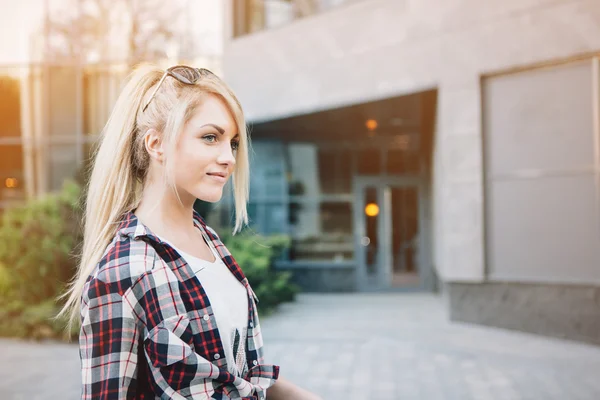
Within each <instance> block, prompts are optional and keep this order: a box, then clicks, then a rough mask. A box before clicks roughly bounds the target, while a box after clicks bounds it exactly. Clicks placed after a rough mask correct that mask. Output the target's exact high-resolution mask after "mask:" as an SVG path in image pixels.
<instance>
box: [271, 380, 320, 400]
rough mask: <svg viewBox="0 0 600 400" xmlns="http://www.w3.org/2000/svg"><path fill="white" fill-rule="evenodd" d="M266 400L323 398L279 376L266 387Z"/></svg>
mask: <svg viewBox="0 0 600 400" xmlns="http://www.w3.org/2000/svg"><path fill="white" fill-rule="evenodd" d="M267 400H323V398H322V397H320V396H317V395H316V394H314V393H312V392H309V391H308V390H306V389H302V388H301V387H299V386H296V385H295V384H293V383H292V382H290V381H288V380H287V379H284V378H282V377H281V376H280V377H279V378H277V382H275V384H274V385H273V386H271V387H270V388H268V389H267Z"/></svg>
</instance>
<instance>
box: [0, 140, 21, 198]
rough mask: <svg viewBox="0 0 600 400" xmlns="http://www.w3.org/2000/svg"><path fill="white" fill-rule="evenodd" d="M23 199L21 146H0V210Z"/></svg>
mask: <svg viewBox="0 0 600 400" xmlns="http://www.w3.org/2000/svg"><path fill="white" fill-rule="evenodd" d="M24 199H25V174H24V171H23V148H22V146H21V145H10V146H7V145H3V146H0V208H3V207H4V206H9V205H11V204H12V203H13V202H19V201H21V200H24Z"/></svg>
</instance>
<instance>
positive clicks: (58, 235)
mask: <svg viewBox="0 0 600 400" xmlns="http://www.w3.org/2000/svg"><path fill="white" fill-rule="evenodd" d="M79 199H80V190H79V186H78V185H77V184H75V183H73V182H67V183H65V185H64V187H63V190H62V191H61V192H59V193H54V194H50V195H47V196H44V197H43V198H39V199H35V200H32V201H29V202H27V203H26V204H25V205H23V206H19V207H15V208H10V209H8V210H6V211H5V212H4V214H3V215H2V219H1V222H0V336H13V337H32V338H49V337H62V335H63V331H64V326H65V320H55V319H53V318H54V316H55V315H56V313H57V312H58V309H59V306H58V305H57V304H56V298H57V297H58V296H59V295H60V294H61V293H62V292H63V290H64V288H65V285H66V283H67V282H68V281H69V280H70V279H71V277H72V276H73V274H74V272H75V270H76V265H77V259H76V258H75V257H74V256H73V253H74V249H76V248H78V246H79V245H80V243H81V240H82V230H81V207H80V201H79Z"/></svg>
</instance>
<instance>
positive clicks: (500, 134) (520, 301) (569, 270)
mask: <svg viewBox="0 0 600 400" xmlns="http://www.w3.org/2000/svg"><path fill="white" fill-rule="evenodd" d="M225 15H226V18H227V20H228V22H229V23H228V24H226V37H227V41H226V44H225V51H224V61H223V63H224V74H225V77H226V80H227V81H228V82H229V83H230V84H231V85H232V87H233V89H234V90H235V91H236V93H237V94H238V95H239V97H240V98H241V101H242V103H243V105H244V107H245V112H246V115H247V117H248V119H249V121H250V122H251V125H252V130H251V131H252V139H253V145H254V151H255V157H254V176H253V179H254V181H253V186H252V189H251V190H252V192H251V204H250V211H251V217H252V220H253V222H254V224H255V226H256V229H257V231H260V232H263V233H286V234H290V235H291V237H292V238H293V245H292V248H291V250H290V252H289V254H287V255H286V256H285V258H284V260H282V261H281V262H280V263H279V264H278V268H279V269H282V270H290V271H293V273H294V279H295V280H296V281H297V282H298V283H300V284H301V285H302V286H303V287H304V288H305V289H307V290H315V291H388V290H414V289H421V290H427V291H430V290H431V291H433V290H436V288H441V289H442V290H443V292H444V293H445V295H446V296H447V298H448V299H449V308H450V315H451V318H453V319H454V320H458V321H466V322H475V323H482V324H489V325H495V326H500V327H507V328H515V329H522V330H526V331H531V332H538V333H543V334H547V335H554V336H564V337H569V338H573V339H578V340H585V341H591V342H596V343H600V3H598V1H596V0H563V1H556V0H527V1H523V0H519V1H514V0H511V1H506V0H502V1H500V0H496V1H487V2H481V1H475V0H471V1H457V0H420V1H408V0H362V1H359V0H354V1H318V0H312V1H311V0H304V1H275V0H264V1H256V0H228V1H227V8H226V13H225ZM222 209H223V210H225V211H224V212H223V215H225V217H224V218H225V219H226V216H227V215H229V212H228V211H227V205H226V204H224V205H222Z"/></svg>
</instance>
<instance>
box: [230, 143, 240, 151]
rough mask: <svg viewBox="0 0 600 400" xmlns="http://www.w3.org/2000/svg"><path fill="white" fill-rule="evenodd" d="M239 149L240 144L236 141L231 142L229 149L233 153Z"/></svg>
mask: <svg viewBox="0 0 600 400" xmlns="http://www.w3.org/2000/svg"><path fill="white" fill-rule="evenodd" d="M239 147H240V142H237V141H234V142H231V149H232V150H234V151H235V150H237V149H239Z"/></svg>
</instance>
